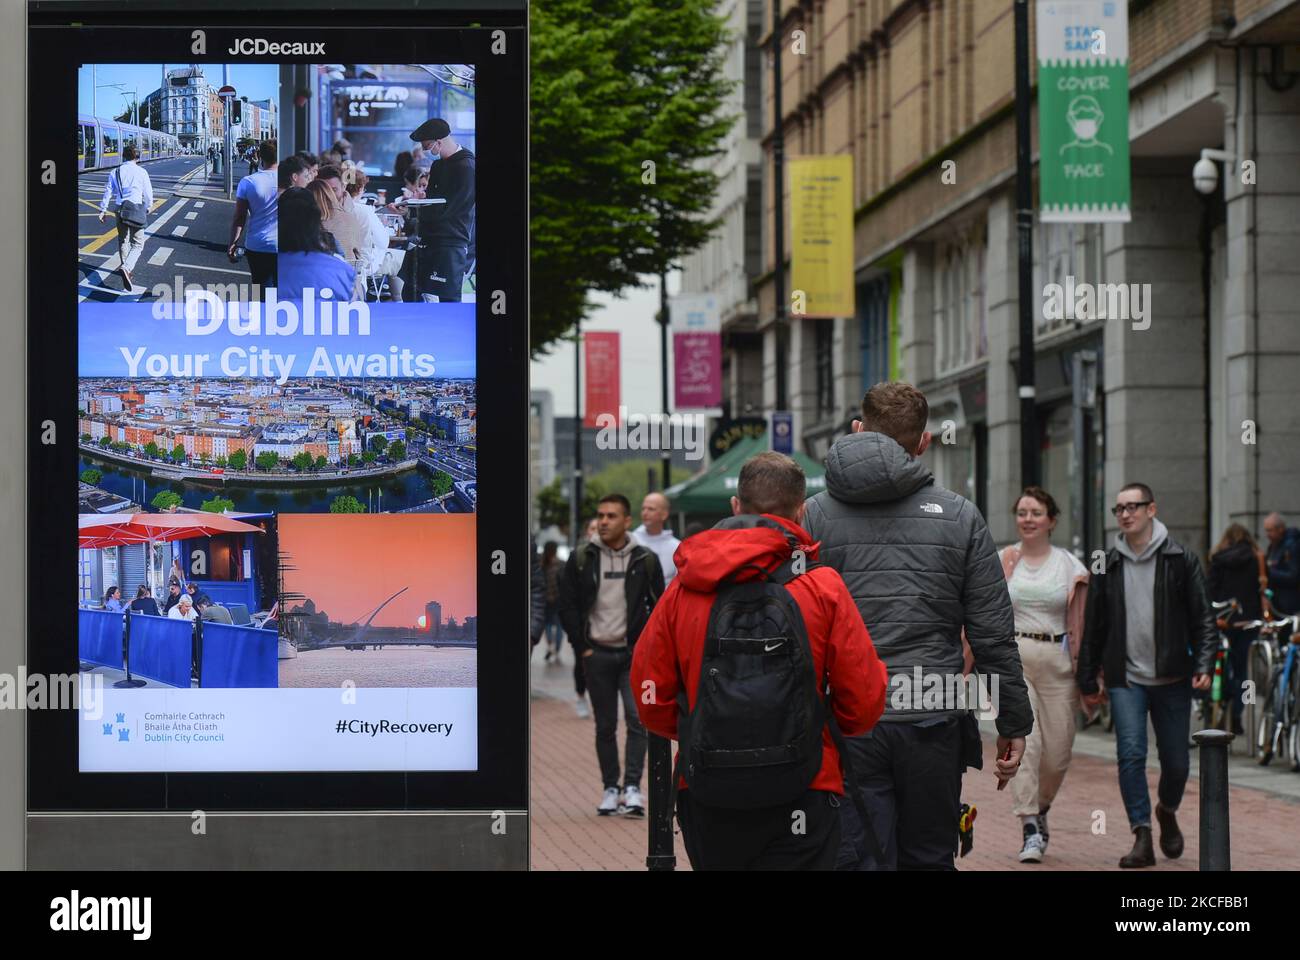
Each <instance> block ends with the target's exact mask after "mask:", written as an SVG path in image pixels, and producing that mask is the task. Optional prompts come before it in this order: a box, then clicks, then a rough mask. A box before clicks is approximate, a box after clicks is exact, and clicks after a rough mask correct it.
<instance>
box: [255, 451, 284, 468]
mask: <svg viewBox="0 0 1300 960" xmlns="http://www.w3.org/2000/svg"><path fill="white" fill-rule="evenodd" d="M254 463H256V464H257V468H258V469H259V470H266V471H267V472H268V473H269V472H270V471H272V470H274V469H275V468H276V467H278V466H279V465H280V458H279V457H278V456H276V455H275V454H274V453H272V452H271V451H270V450H264V451H262V452H261V453H259V454H258V455H257V459H256V460H255V461H254Z"/></svg>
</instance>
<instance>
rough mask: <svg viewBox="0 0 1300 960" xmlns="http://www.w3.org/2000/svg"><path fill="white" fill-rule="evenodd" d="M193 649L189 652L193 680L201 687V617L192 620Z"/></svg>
mask: <svg viewBox="0 0 1300 960" xmlns="http://www.w3.org/2000/svg"><path fill="white" fill-rule="evenodd" d="M193 640H194V643H193V649H192V650H191V652H190V660H191V661H192V668H193V672H194V679H195V681H196V682H197V683H198V685H199V686H200V687H201V686H203V617H201V616H199V617H195V618H194V637H193Z"/></svg>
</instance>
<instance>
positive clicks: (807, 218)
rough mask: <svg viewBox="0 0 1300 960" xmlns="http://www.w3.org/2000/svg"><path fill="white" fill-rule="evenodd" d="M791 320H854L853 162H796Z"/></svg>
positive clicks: (839, 157)
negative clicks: (843, 318) (838, 318)
mask: <svg viewBox="0 0 1300 960" xmlns="http://www.w3.org/2000/svg"><path fill="white" fill-rule="evenodd" d="M789 169H790V232H791V248H792V249H791V265H790V302H789V303H788V304H786V309H787V312H788V313H789V315H790V316H792V317H796V316H807V317H851V316H853V314H854V304H853V158H852V157H851V156H850V155H849V154H847V153H841V154H836V155H835V156H831V157H792V158H791V159H790V160H789Z"/></svg>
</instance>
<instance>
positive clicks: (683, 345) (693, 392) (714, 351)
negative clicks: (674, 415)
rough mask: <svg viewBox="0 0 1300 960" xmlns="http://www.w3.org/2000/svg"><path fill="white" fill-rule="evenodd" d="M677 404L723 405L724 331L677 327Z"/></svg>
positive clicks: (686, 407)
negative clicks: (679, 328)
mask: <svg viewBox="0 0 1300 960" xmlns="http://www.w3.org/2000/svg"><path fill="white" fill-rule="evenodd" d="M673 371H674V373H676V377H674V385H673V406H674V408H675V409H677V410H691V409H696V408H699V407H718V406H721V405H722V334H721V333H719V332H717V331H716V330H713V331H694V330H691V331H687V330H674V331H673Z"/></svg>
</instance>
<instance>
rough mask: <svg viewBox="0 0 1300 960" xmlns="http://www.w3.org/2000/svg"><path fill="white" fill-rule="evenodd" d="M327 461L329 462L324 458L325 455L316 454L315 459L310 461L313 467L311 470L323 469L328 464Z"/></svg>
mask: <svg viewBox="0 0 1300 960" xmlns="http://www.w3.org/2000/svg"><path fill="white" fill-rule="evenodd" d="M329 463H330V462H329V461H328V460H326V459H325V456H324V455H323V454H321V455H318V456H317V457H316V459H315V460H314V461H312V469H313V470H324V469H325V468H326V467H328V466H329Z"/></svg>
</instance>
